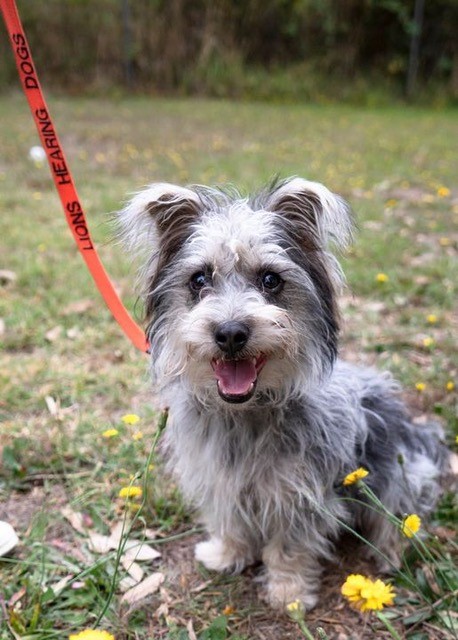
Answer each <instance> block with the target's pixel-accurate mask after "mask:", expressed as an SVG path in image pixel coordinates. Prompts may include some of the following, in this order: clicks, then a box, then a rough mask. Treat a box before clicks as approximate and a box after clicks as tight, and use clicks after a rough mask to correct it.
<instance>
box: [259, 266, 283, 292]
mask: <svg viewBox="0 0 458 640" xmlns="http://www.w3.org/2000/svg"><path fill="white" fill-rule="evenodd" d="M261 283H262V288H263V289H264V290H265V291H269V292H270V293H278V292H279V291H280V289H281V288H282V285H283V280H282V278H281V277H280V276H279V275H278V273H275V272H274V271H266V272H265V273H263V274H262V276H261Z"/></svg>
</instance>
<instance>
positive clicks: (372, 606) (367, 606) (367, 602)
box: [358, 580, 396, 611]
mask: <svg viewBox="0 0 458 640" xmlns="http://www.w3.org/2000/svg"><path fill="white" fill-rule="evenodd" d="M395 595H396V594H395V593H394V591H393V587H392V586H391V585H390V584H385V583H384V582H383V580H376V581H375V582H372V581H371V580H368V582H367V583H366V585H365V586H364V587H363V588H362V589H361V598H362V603H361V605H360V606H359V607H358V608H359V609H360V610H361V611H381V610H382V609H383V607H384V606H385V605H391V604H393V600H394V596H395Z"/></svg>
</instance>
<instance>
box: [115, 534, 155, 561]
mask: <svg viewBox="0 0 458 640" xmlns="http://www.w3.org/2000/svg"><path fill="white" fill-rule="evenodd" d="M124 549H125V552H124V555H125V556H126V558H128V559H129V560H138V561H139V562H145V561H147V560H156V558H160V557H161V554H160V553H159V551H156V549H153V547H150V546H149V544H145V543H143V542H141V541H139V540H130V539H129V540H126V544H125V547H124Z"/></svg>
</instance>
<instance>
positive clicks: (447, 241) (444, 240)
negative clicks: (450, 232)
mask: <svg viewBox="0 0 458 640" xmlns="http://www.w3.org/2000/svg"><path fill="white" fill-rule="evenodd" d="M439 244H440V246H441V247H449V246H450V245H451V244H452V241H451V240H450V238H447V237H446V236H444V237H443V238H439Z"/></svg>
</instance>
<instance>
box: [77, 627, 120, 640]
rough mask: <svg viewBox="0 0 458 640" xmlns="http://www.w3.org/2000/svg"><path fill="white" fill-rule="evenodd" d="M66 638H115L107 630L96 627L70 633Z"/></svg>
mask: <svg viewBox="0 0 458 640" xmlns="http://www.w3.org/2000/svg"><path fill="white" fill-rule="evenodd" d="M68 640H115V637H114V636H113V635H111V633H108V631H97V630H96V629H86V630H85V631H80V632H79V633H76V634H72V635H71V636H69V638H68Z"/></svg>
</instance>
